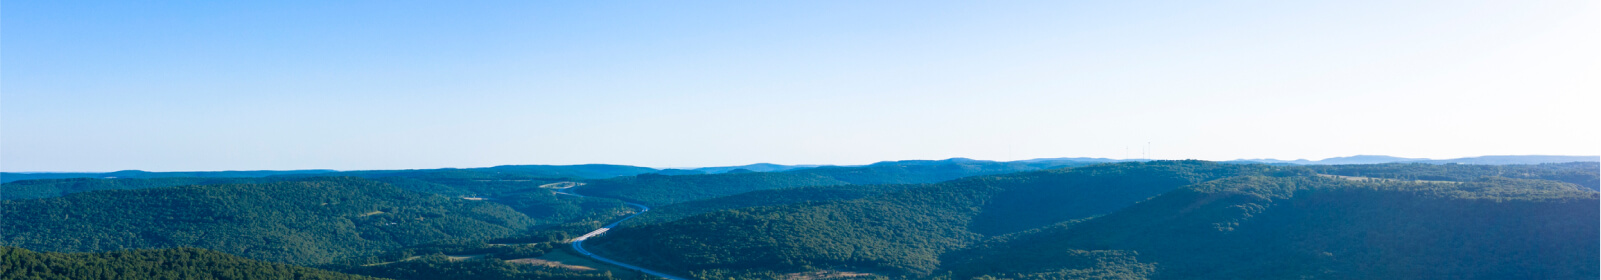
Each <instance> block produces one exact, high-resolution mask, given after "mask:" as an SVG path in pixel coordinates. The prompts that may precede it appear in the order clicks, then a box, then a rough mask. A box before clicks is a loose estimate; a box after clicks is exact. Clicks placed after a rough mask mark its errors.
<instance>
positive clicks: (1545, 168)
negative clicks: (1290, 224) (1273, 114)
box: [1307, 162, 1601, 190]
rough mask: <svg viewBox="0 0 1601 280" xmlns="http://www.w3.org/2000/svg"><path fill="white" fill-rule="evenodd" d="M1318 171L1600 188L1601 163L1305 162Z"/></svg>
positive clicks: (1412, 178) (1367, 175)
mask: <svg viewBox="0 0 1601 280" xmlns="http://www.w3.org/2000/svg"><path fill="white" fill-rule="evenodd" d="M1307 168H1310V169H1312V170H1314V171H1316V172H1318V173H1322V174H1330V175H1341V176H1355V177H1369V178H1384V179H1397V180H1427V181H1457V182H1466V181H1473V180H1478V179H1479V178H1485V177H1503V178H1515V179H1542V180H1551V181H1558V182H1566V183H1571V184H1575V185H1579V186H1580V187H1585V188H1589V189H1592V190H1601V163H1597V162H1569V163H1545V164H1523V165H1468V164H1425V163H1389V164H1361V165H1315V166H1307Z"/></svg>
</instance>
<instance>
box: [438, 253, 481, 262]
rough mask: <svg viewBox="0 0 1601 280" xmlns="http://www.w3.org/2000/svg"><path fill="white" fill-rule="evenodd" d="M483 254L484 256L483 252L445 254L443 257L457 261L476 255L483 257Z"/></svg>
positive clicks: (475, 256)
mask: <svg viewBox="0 0 1601 280" xmlns="http://www.w3.org/2000/svg"><path fill="white" fill-rule="evenodd" d="M483 256H484V254H477V255H445V258H449V259H450V260H452V261H459V260H465V259H471V258H477V257H483Z"/></svg>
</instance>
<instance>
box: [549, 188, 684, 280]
mask: <svg viewBox="0 0 1601 280" xmlns="http://www.w3.org/2000/svg"><path fill="white" fill-rule="evenodd" d="M581 185H583V184H581V183H575V184H569V185H567V187H565V188H559V189H556V193H557V194H565V195H571V196H576V197H584V196H583V195H580V194H576V193H573V191H572V189H573V187H577V186H581ZM623 204H626V205H628V206H630V207H634V208H639V213H634V214H633V215H628V217H623V218H622V219H621V220H617V221H616V222H612V223H610V224H606V226H603V227H600V229H596V230H595V231H591V232H589V233H586V234H584V235H583V236H579V237H578V238H573V250H577V251H578V253H581V254H584V256H586V257H590V258H594V259H595V260H598V261H602V262H605V263H609V264H613V265H617V266H621V267H624V268H628V269H633V270H638V271H639V272H644V273H645V274H650V275H654V276H656V277H661V278H667V279H668V280H687V279H685V278H682V277H678V276H672V275H668V274H666V273H661V272H657V271H655V270H650V269H646V268H643V267H639V266H635V265H631V264H626V263H623V262H619V261H614V260H612V259H608V258H604V257H601V256H596V255H595V254H594V253H590V252H589V250H584V240H589V238H590V237H595V236H600V235H601V234H605V233H606V231H608V230H611V229H612V228H613V227H617V224H621V223H623V221H627V220H628V219H633V218H634V217H637V216H639V214H644V213H645V211H650V207H647V206H645V205H639V204H635V203H628V202H623Z"/></svg>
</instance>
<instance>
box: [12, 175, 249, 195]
mask: <svg viewBox="0 0 1601 280" xmlns="http://www.w3.org/2000/svg"><path fill="white" fill-rule="evenodd" d="M263 181H267V180H266V179H262V178H199V177H185V178H151V179H133V178H118V179H98V178H71V179H39V180H23V181H16V182H8V183H4V184H0V200H4V199H33V198H46V197H57V196H63V195H67V194H69V193H78V192H86V191H96V190H135V189H148V188H159V187H172V186H186V185H215V184H240V183H258V182H263Z"/></svg>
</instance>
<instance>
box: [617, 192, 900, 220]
mask: <svg viewBox="0 0 1601 280" xmlns="http://www.w3.org/2000/svg"><path fill="white" fill-rule="evenodd" d="M920 186H924V185H910V184H906V185H841V186H821V187H799V188H788V189H775V190H760V191H753V192H747V193H741V194H736V195H731V196H725V197H718V198H712V199H704V200H696V201H690V202H684V203H677V204H671V205H667V206H662V207H656V208H651V210H650V211H649V212H645V213H644V214H640V215H639V216H638V217H634V218H633V219H629V220H628V221H624V222H623V223H622V225H623V226H636V225H647V224H655V223H663V222H671V221H676V220H678V219H683V218H686V217H690V216H695V215H700V214H703V213H709V212H716V211H720V210H728V209H739V208H749V207H757V206H776V205H785V204H795V203H801V202H811V201H830V200H852V199H859V198H865V197H868V196H872V195H877V194H884V193H890V192H895V191H900V190H905V189H909V188H915V187H920Z"/></svg>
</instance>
